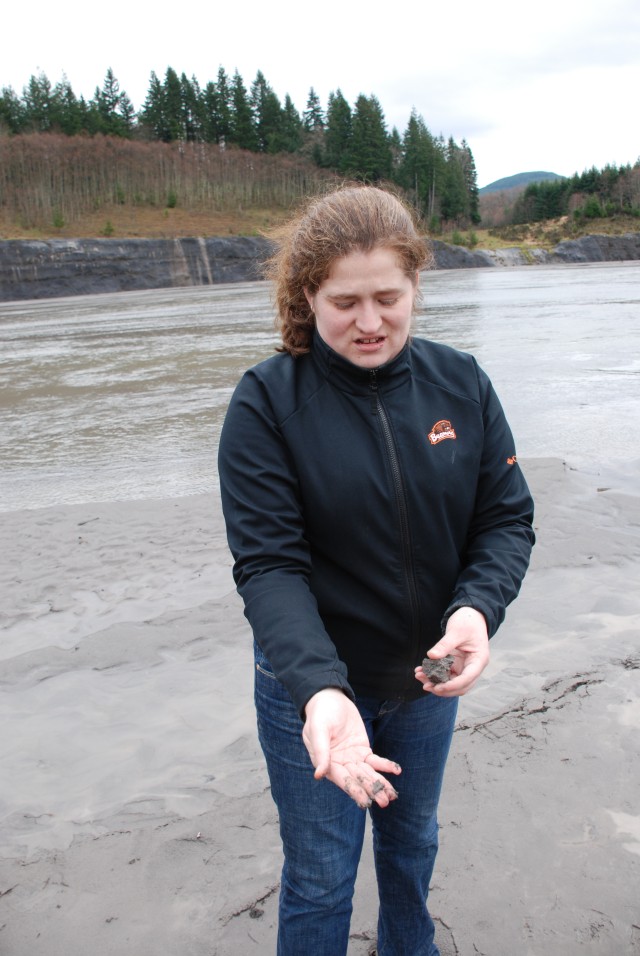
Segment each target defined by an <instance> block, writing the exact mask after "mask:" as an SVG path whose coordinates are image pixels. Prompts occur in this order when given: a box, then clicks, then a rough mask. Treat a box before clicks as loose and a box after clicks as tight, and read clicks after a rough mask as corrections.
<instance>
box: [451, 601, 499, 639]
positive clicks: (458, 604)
mask: <svg viewBox="0 0 640 956" xmlns="http://www.w3.org/2000/svg"><path fill="white" fill-rule="evenodd" d="M463 607H471V608H473V610H474V611H479V612H480V614H482V616H483V617H484V619H485V621H486V623H487V633H488V635H489V637H493V635H494V634H495V631H496V628H495V626H494V621H495V617H494V615H493V614H492V613H491V610H490V609H489V608H488V607H487V606H486V605H485V604H484V603H483V602H482V601H477V600H475V599H473V598H469V597H467V596H466V595H463V596H461V597H458V598H456V599H455V601H454V602H453V604H450V605H449V607H448V608H447V610H446V611H445V612H444V615H443V617H442V621H441V622H440V627H441V629H442V636H443V637H444V634H445V632H446V630H447V624H448V622H449V618H450V617H451V615H452V614H455V612H456V611H459V610H460V608H463Z"/></svg>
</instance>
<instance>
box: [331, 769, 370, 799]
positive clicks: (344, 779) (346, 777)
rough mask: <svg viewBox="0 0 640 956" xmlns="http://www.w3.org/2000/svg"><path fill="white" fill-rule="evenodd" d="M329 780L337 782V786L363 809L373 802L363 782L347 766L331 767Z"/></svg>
mask: <svg viewBox="0 0 640 956" xmlns="http://www.w3.org/2000/svg"><path fill="white" fill-rule="evenodd" d="M327 780H330V781H331V782H332V783H335V785H336V786H337V787H340V789H341V790H344V792H345V793H346V794H347V796H348V797H351V799H352V800H353V801H354V803H357V804H358V806H359V807H360V809H361V810H367V809H368V808H369V807H370V806H371V803H372V798H371V797H370V796H369V794H368V793H367V791H366V790H365V788H364V786H363V784H362V783H359V781H358V777H357V776H354V775H353V774H351V773H349V771H348V770H347V769H346V768H345V767H336V766H335V765H334V766H332V767H331V770H330V771H329V773H328V774H327Z"/></svg>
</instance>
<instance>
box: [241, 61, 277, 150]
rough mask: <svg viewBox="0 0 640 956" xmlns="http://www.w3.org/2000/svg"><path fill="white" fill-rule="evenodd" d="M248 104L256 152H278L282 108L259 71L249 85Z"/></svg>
mask: <svg viewBox="0 0 640 956" xmlns="http://www.w3.org/2000/svg"><path fill="white" fill-rule="evenodd" d="M249 102H250V104H251V112H252V115H253V125H254V129H255V134H256V139H257V146H258V151H259V152H261V153H276V152H279V151H280V141H281V131H282V106H281V105H280V100H279V99H278V97H277V96H276V94H275V93H274V91H273V90H272V89H271V87H270V86H269V84H268V83H267V81H266V79H265V77H264V74H263V73H262V71H261V70H258V72H257V74H256V78H255V80H254V81H253V83H252V84H251V95H250V97H249Z"/></svg>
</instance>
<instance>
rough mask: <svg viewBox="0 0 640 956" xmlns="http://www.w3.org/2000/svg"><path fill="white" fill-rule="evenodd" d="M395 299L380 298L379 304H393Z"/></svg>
mask: <svg viewBox="0 0 640 956" xmlns="http://www.w3.org/2000/svg"><path fill="white" fill-rule="evenodd" d="M397 301H398V300H397V299H380V305H395V304H396V302H397Z"/></svg>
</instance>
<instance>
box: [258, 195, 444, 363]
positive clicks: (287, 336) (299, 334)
mask: <svg viewBox="0 0 640 956" xmlns="http://www.w3.org/2000/svg"><path fill="white" fill-rule="evenodd" d="M270 238H271V239H272V240H273V241H274V242H275V247H276V250H275V252H274V254H273V255H272V256H271V257H270V258H269V259H268V260H267V262H266V263H265V264H264V274H265V276H266V278H267V279H271V280H272V282H273V284H274V297H275V304H276V308H277V318H276V326H277V327H278V329H279V330H280V334H281V336H282V346H281V347H280V349H279V350H278V351H282V352H289V353H290V354H291V355H293V356H294V357H295V356H298V355H303V354H304V353H305V352H308V351H309V349H310V347H311V338H312V335H313V330H314V328H315V318H314V315H313V312H312V311H311V308H310V306H309V303H308V301H307V298H306V296H305V289H307V290H308V291H309V292H310V293H311V295H314V294H315V293H316V292H317V291H318V289H319V287H320V285H321V283H322V282H324V280H325V279H326V278H327V276H328V275H329V272H330V270H331V266H332V265H333V263H334V262H335V260H336V259H341V258H342V257H343V256H348V255H349V254H350V253H352V252H355V251H361V252H371V251H372V250H373V249H377V248H381V247H382V248H385V249H390V250H391V251H392V252H394V253H395V254H396V256H397V258H398V262H399V264H400V267H401V268H402V269H403V270H404V271H405V272H406V274H407V275H408V276H409V277H410V278H411V279H412V280H413V279H414V278H415V274H416V271H417V270H421V269H425V268H427V267H428V266H430V265H431V264H432V254H431V251H430V247H429V245H428V242H427V240H426V239H425V238H424V237H423V236H421V235H420V233H419V232H418V228H417V225H416V222H415V219H414V216H413V213H412V211H411V210H410V208H409V207H408V206H407V205H406V204H405V203H404V202H402V200H400V199H399V198H398V197H397V196H395V195H394V194H393V193H390V192H387V191H385V190H384V189H379V188H378V187H377V186H364V185H357V184H348V185H346V186H342V187H341V188H339V189H335V190H333V191H332V192H330V193H328V194H327V195H324V196H316V197H313V198H312V199H310V200H308V201H307V202H306V203H305V204H304V205H303V206H302V208H301V209H300V210H298V212H297V213H296V214H295V215H294V216H293V217H292V218H291V219H290V220H289V221H288V222H286V223H285V224H284V225H283V226H281V227H279V228H278V229H276V230H274V232H272V233H271V235H270Z"/></svg>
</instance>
